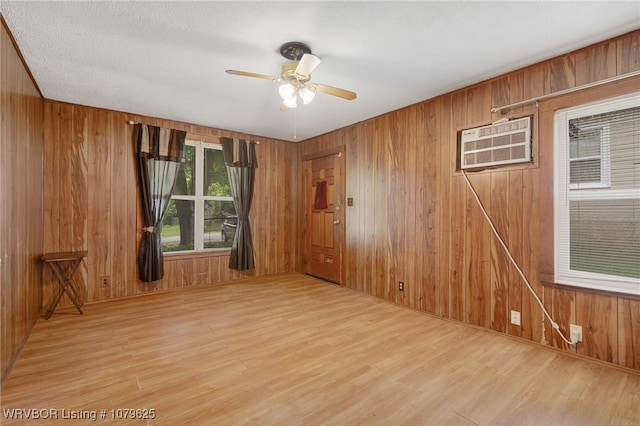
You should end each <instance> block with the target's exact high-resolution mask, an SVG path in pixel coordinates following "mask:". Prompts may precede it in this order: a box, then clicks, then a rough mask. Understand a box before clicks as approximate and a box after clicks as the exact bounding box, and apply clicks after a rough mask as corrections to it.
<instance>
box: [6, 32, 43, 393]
mask: <svg viewBox="0 0 640 426" xmlns="http://www.w3.org/2000/svg"><path fill="white" fill-rule="evenodd" d="M0 21H1V23H0V58H1V59H0V306H1V311H0V312H1V314H0V333H2V340H1V343H0V372H1V374H2V376H1V379H2V382H4V379H5V378H6V373H7V372H8V370H9V369H10V367H11V365H12V364H13V361H14V360H15V358H16V357H17V355H18V353H19V352H20V350H21V348H22V345H23V344H24V343H25V341H26V339H27V337H28V336H29V333H30V332H31V329H32V328H33V325H34V324H35V322H36V320H37V319H38V315H39V309H40V300H41V295H42V287H41V284H40V268H39V265H38V259H39V258H40V256H41V255H42V156H43V143H44V142H43V141H44V138H43V101H42V97H41V96H40V93H39V92H38V89H37V87H36V86H35V84H34V83H33V81H32V80H31V77H30V75H29V72H28V70H27V69H26V68H25V66H24V64H23V63H22V59H21V57H20V55H19V53H18V51H17V50H16V48H15V47H14V45H13V41H12V38H11V36H10V34H9V32H8V31H7V29H6V27H5V23H4V20H2V19H0Z"/></svg>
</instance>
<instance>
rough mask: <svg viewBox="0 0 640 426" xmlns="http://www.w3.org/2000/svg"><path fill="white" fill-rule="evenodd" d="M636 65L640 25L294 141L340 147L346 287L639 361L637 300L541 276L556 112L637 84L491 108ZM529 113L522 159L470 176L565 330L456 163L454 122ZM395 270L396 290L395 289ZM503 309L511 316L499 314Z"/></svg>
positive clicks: (548, 239)
mask: <svg viewBox="0 0 640 426" xmlns="http://www.w3.org/2000/svg"><path fill="white" fill-rule="evenodd" d="M639 69H640V31H636V32H633V33H630V34H626V35H624V36H621V37H617V38H615V39H612V40H608V41H605V42H602V43H598V44H596V45H593V46H591V47H588V48H585V49H581V50H579V51H576V52H572V53H570V54H566V55H563V56H561V57H558V58H555V59H552V60H549V61H546V62H543V63H540V64H536V65H534V66H531V67H527V68H524V69H521V70H518V71H514V72H510V73H508V74H505V75H503V76H500V77H498V78H494V79H492V80H490V81H485V82H482V83H479V84H476V85H473V86H470V87H466V88H463V89H461V90H458V91H455V92H453V93H449V94H446V95H443V96H440V97H437V98H434V99H431V100H427V101H425V102H422V103H419V104H416V105H413V106H410V107H408V108H405V109H401V110H399V111H394V112H391V113H388V114H385V115H383V116H380V117H376V118H374V119H371V120H368V121H366V122H362V123H358V124H355V125H353V126H350V127H347V128H345V129H341V130H338V131H335V132H332V133H329V134H326V135H322V136H320V137H317V138H313V139H310V140H307V141H304V142H303V143H302V144H301V151H300V156H303V155H308V154H312V153H314V152H320V151H323V150H326V149H330V148H333V147H336V146H342V145H344V146H346V175H347V178H346V182H347V188H346V197H353V199H354V205H353V206H352V207H347V213H346V245H347V247H346V253H345V277H346V279H345V283H344V284H345V285H346V286H347V287H350V288H353V289H356V290H360V291H363V292H366V293H369V294H372V295H374V296H377V297H381V298H384V299H387V300H391V301H393V302H396V303H399V304H402V305H405V306H408V307H411V308H414V309H418V310H421V311H425V312H428V313H430V314H434V315H439V316H442V317H445V318H450V319H453V320H457V321H460V322H464V323H468V324H474V325H477V326H480V327H483V328H486V329H490V330H494V331H496V332H499V333H504V334H507V335H510V336H516V337H519V338H523V339H526V340H530V341H533V342H538V343H540V344H542V345H551V346H554V347H557V348H561V349H563V350H565V351H570V352H575V353H578V354H581V355H584V356H586V357H591V358H596V359H599V360H604V361H607V362H610V363H613V364H618V365H621V366H625V367H629V368H632V369H640V300H638V299H637V298H625V297H616V296H614V295H603V294H594V293H588V292H584V291H578V290H566V289H561V288H555V287H550V286H545V285H543V281H544V280H547V279H548V278H549V277H552V276H553V181H552V173H553V170H552V167H553V163H552V161H553V159H552V144H553V139H552V136H553V133H552V131H553V128H552V126H553V110H554V109H556V108H559V107H563V106H568V105H571V104H576V103H582V102H584V101H587V100H589V99H591V100H595V99H598V98H600V99H602V98H604V97H608V96H613V95H616V94H619V93H629V92H632V91H635V90H640V80H639V79H638V78H634V79H630V80H628V81H626V82H623V83H619V84H611V85H608V86H603V87H601V88H599V89H593V90H588V91H580V92H577V93H575V94H573V95H569V96H565V97H563V98H561V99H560V98H556V99H554V100H553V101H548V102H541V103H540V108H539V109H537V108H536V107H535V105H527V106H523V107H519V108H513V109H511V110H510V111H508V112H507V113H506V114H505V115H503V114H492V113H491V112H490V108H491V106H493V105H506V104H510V103H513V102H517V101H520V100H525V99H530V98H532V97H536V96H540V95H544V94H549V93H553V92H556V91H559V90H563V89H566V88H570V87H575V86H579V85H583V84H586V83H589V82H593V81H598V80H602V79H604V78H608V77H613V76H616V75H622V74H625V73H628V72H632V71H636V70H639ZM527 114H533V115H534V155H535V161H534V163H533V164H532V165H525V166H512V167H507V168H501V169H494V170H489V171H484V172H479V173H472V174H470V175H469V176H470V180H471V182H472V184H473V186H474V187H475V189H476V190H477V191H478V193H479V196H480V198H481V200H482V202H483V204H484V205H485V207H486V208H487V210H488V212H489V214H490V215H491V217H492V218H493V220H494V222H495V225H496V227H497V229H498V230H499V232H500V233H501V234H502V235H503V236H504V237H505V239H506V242H507V244H508V245H509V247H511V248H512V249H513V255H514V257H515V259H516V260H517V261H518V262H519V263H520V265H521V266H522V268H523V270H524V271H525V274H526V275H527V276H528V277H529V279H530V281H531V283H532V285H533V288H534V289H535V291H536V292H537V294H538V295H540V297H541V298H542V300H543V302H544V304H545V307H546V308H547V309H548V310H549V311H550V312H551V313H552V315H554V316H555V319H556V321H557V322H558V323H559V325H560V328H561V330H562V331H563V332H565V333H566V334H568V324H569V323H570V322H571V323H575V324H580V325H582V327H583V334H584V339H585V341H584V343H581V344H578V345H577V348H576V347H571V348H570V347H568V345H566V344H565V343H564V342H562V341H561V340H560V338H559V337H558V335H557V333H555V332H554V333H552V330H551V326H550V325H549V323H548V322H544V321H543V317H542V310H541V309H540V307H539V306H538V305H537V303H536V302H535V300H534V298H533V297H532V296H531V295H530V293H529V291H528V290H527V289H526V288H524V287H523V284H522V283H521V279H520V277H519V275H518V273H517V271H516V270H515V268H514V267H513V266H512V265H510V263H509V261H508V258H507V257H506V255H505V254H504V253H503V251H502V249H501V247H500V246H499V244H498V243H497V241H496V240H495V239H494V238H493V236H492V234H491V230H490V228H489V226H488V224H487V223H486V221H485V219H484V217H483V215H482V213H481V211H480V209H479V207H478V206H477V204H476V201H475V199H474V198H473V196H472V195H471V193H470V191H468V189H467V187H466V183H465V181H464V178H463V176H462V175H461V174H460V173H458V172H456V170H455V168H456V164H455V163H456V160H455V155H456V132H457V131H458V130H460V129H464V128H470V127H474V126H478V125H483V124H488V123H490V122H492V121H495V120H497V119H499V118H502V117H520V116H524V115H527ZM398 281H404V283H405V290H404V292H399V291H398V290H397V283H398ZM511 310H516V311H520V312H521V321H522V325H521V326H515V325H512V324H510V321H509V314H510V311H511Z"/></svg>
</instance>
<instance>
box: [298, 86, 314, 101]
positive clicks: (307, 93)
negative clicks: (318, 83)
mask: <svg viewBox="0 0 640 426" xmlns="http://www.w3.org/2000/svg"><path fill="white" fill-rule="evenodd" d="M298 93H299V94H300V97H301V98H302V102H304V104H305V105H306V104H308V103H309V102H311V101H312V100H313V98H315V97H316V91H315V90H313V89H310V88H309V87H303V88H302V89H300V91H299V92H298Z"/></svg>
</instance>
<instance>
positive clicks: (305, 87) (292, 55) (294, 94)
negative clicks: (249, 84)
mask: <svg viewBox="0 0 640 426" xmlns="http://www.w3.org/2000/svg"><path fill="white" fill-rule="evenodd" d="M280 54H281V55H282V56H283V57H285V58H286V59H289V60H290V61H292V62H287V63H286V64H284V65H283V66H282V73H281V74H280V77H272V76H270V75H265V74H256V73H253V72H247V71H238V70H226V72H227V74H233V75H240V76H245V77H254V78H262V79H265V80H271V81H275V82H277V83H280V87H279V88H278V93H279V94H280V97H281V98H282V105H281V106H280V110H281V111H287V110H289V109H292V108H296V106H297V104H298V102H297V101H298V96H300V99H302V102H303V103H304V104H305V105H306V104H308V103H309V102H311V101H312V100H313V98H314V97H315V96H316V92H321V93H326V94H328V95H332V96H337V97H339V98H343V99H347V100H349V101H351V100H353V99H355V98H356V94H355V92H352V91H350V90H345V89H340V88H338V87H333V86H327V85H326V84H321V83H312V82H310V80H311V72H312V71H313V70H315V69H316V67H317V66H318V65H320V58H318V57H317V56H315V55H312V54H311V48H309V46H307V45H306V44H304V43H300V42H297V41H292V42H288V43H285V44H283V45H282V46H280Z"/></svg>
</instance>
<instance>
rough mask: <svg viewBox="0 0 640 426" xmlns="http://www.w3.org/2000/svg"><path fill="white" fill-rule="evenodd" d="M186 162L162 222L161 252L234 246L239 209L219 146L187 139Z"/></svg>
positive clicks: (192, 250)
mask: <svg viewBox="0 0 640 426" xmlns="http://www.w3.org/2000/svg"><path fill="white" fill-rule="evenodd" d="M184 149H185V162H184V164H183V166H182V168H181V170H180V173H179V174H178V178H177V180H176V186H175V188H174V191H173V196H172V197H171V201H170V202H169V206H168V207H167V212H166V213H165V216H164V218H163V221H162V251H163V252H164V253H167V252H194V251H203V250H209V249H221V248H228V247H231V244H232V243H233V237H234V236H235V229H236V211H235V207H234V204H233V198H232V197H231V189H230V187H229V178H228V177H227V169H226V166H225V164H224V157H223V155H222V147H221V146H220V145H215V144H210V143H205V142H196V141H191V140H187V141H186V142H185V148H184Z"/></svg>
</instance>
